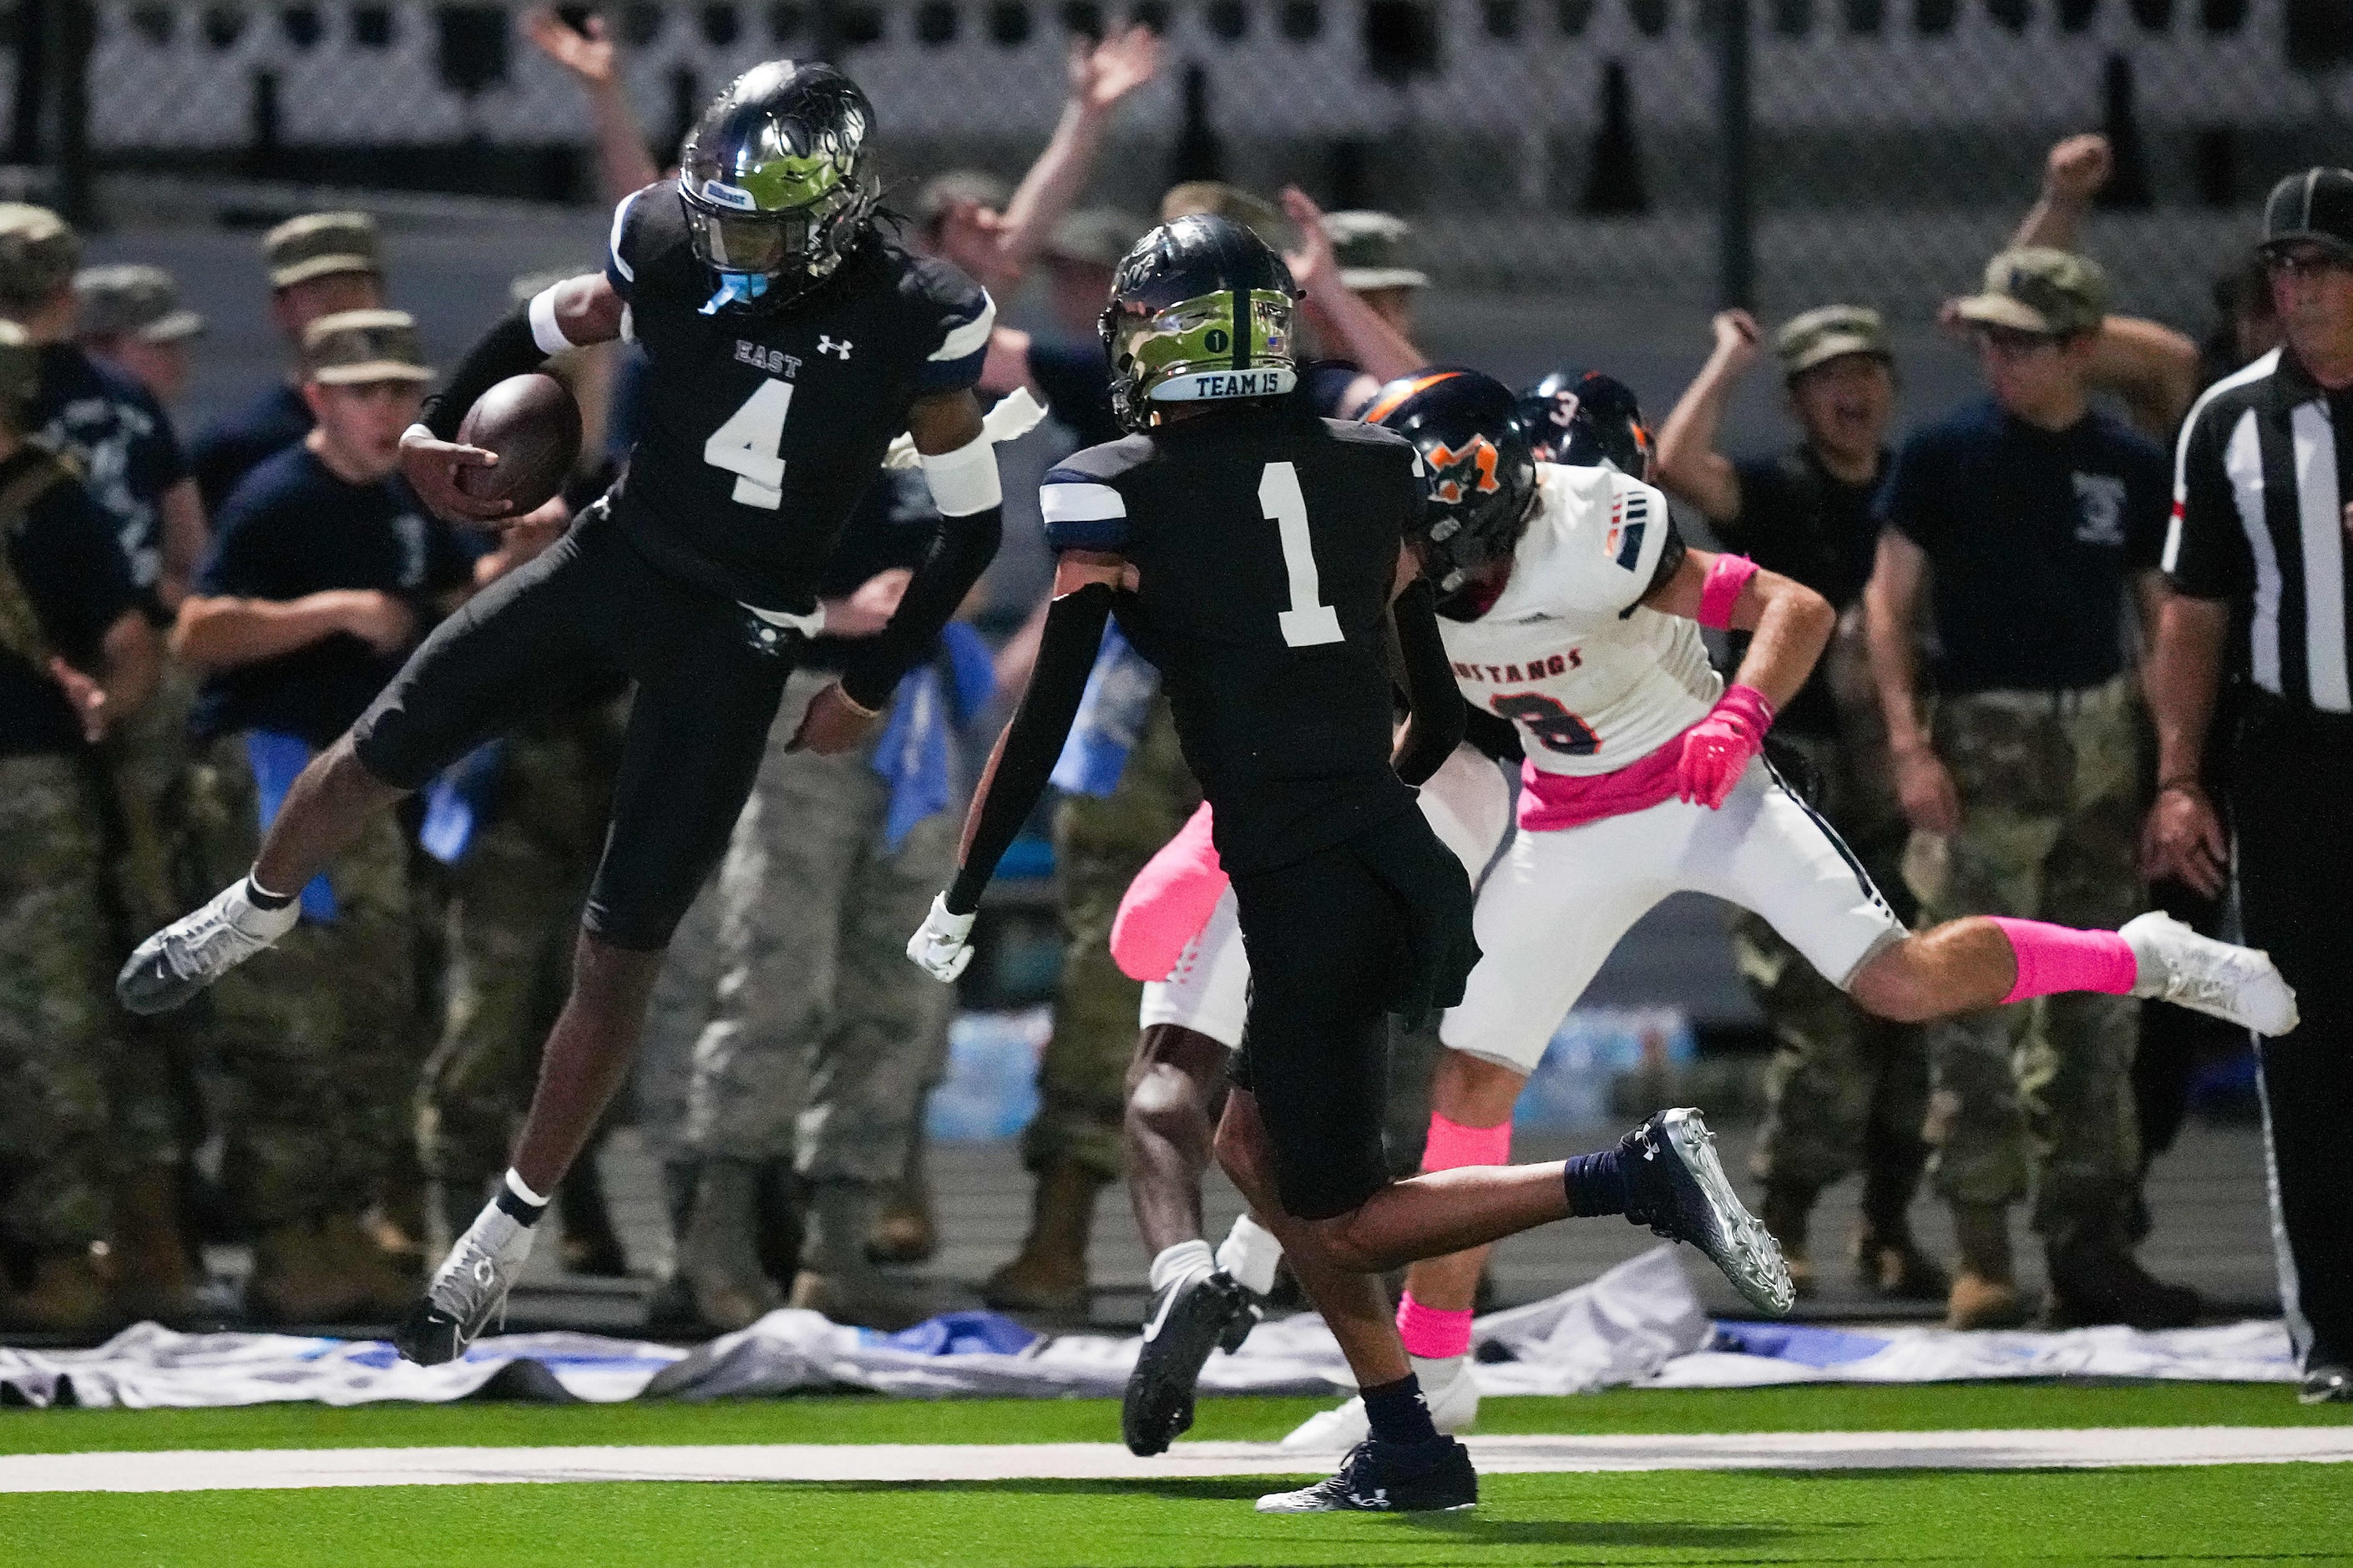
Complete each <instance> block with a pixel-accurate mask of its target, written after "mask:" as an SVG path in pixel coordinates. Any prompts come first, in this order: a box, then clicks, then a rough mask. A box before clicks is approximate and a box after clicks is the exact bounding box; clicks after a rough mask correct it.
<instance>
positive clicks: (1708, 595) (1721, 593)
mask: <svg viewBox="0 0 2353 1568" xmlns="http://www.w3.org/2000/svg"><path fill="white" fill-rule="evenodd" d="M1756 575H1757V563H1755V562H1754V561H1751V560H1750V559H1748V557H1746V555H1719V556H1717V557H1716V558H1715V561H1714V562H1713V563H1710V564H1709V566H1708V569H1707V581H1706V582H1705V583H1704V584H1702V585H1701V587H1700V591H1699V624H1700V625H1701V626H1705V627H1707V629H1708V630H1710V631H1715V632H1722V631H1729V630H1731V629H1732V606H1733V605H1736V604H1737V603H1738V602H1739V599H1740V590H1741V589H1743V588H1746V586H1748V579H1750V578H1751V577H1754V576H1756Z"/></svg>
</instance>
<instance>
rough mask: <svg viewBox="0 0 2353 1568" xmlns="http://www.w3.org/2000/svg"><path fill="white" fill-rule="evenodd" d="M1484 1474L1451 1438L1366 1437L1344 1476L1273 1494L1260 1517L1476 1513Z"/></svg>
mask: <svg viewBox="0 0 2353 1568" xmlns="http://www.w3.org/2000/svg"><path fill="white" fill-rule="evenodd" d="M1478 1501H1479V1472H1478V1471H1477V1470H1474V1469H1472V1468H1471V1450H1470V1449H1468V1448H1465V1447H1463V1446H1462V1445H1461V1444H1460V1443H1458V1442H1456V1441H1455V1440H1454V1439H1453V1438H1451V1437H1447V1436H1440V1438H1439V1439H1438V1440H1437V1441H1436V1442H1434V1443H1419V1444H1415V1445H1413V1446H1412V1447H1407V1446H1405V1445H1403V1444H1399V1443H1384V1442H1382V1441H1381V1440H1380V1439H1378V1438H1377V1437H1375V1438H1367V1439H1366V1441H1364V1442H1362V1443H1359V1444H1357V1445H1356V1447H1353V1448H1351V1449H1349V1450H1348V1457H1347V1458H1345V1459H1343V1460H1341V1461H1340V1473H1339V1474H1338V1475H1336V1476H1334V1477H1333V1478H1332V1479H1330V1480H1328V1481H1318V1482H1316V1483H1315V1484H1314V1486H1312V1487H1302V1488H1301V1489H1299V1490H1297V1491H1295V1492H1269V1493H1267V1495H1266V1496H1264V1497H1262V1498H1261V1499H1259V1500H1258V1510H1259V1512H1261V1513H1437V1512H1440V1511H1443V1510H1451V1509H1458V1508H1473V1507H1476V1506H1477V1505H1478Z"/></svg>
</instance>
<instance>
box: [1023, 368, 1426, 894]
mask: <svg viewBox="0 0 2353 1568" xmlns="http://www.w3.org/2000/svg"><path fill="white" fill-rule="evenodd" d="M1418 465H1419V459H1418V458H1416V457H1415V455H1414V451H1413V447H1411V446H1410V445H1409V444H1408V443H1407V442H1406V441H1404V440H1403V439H1402V438H1400V437H1397V436H1395V435H1393V434H1391V433H1390V432H1388V431H1387V430H1381V429H1377V428H1376V427H1374V426H1367V425H1358V424H1343V423H1340V422H1337V421H1333V420H1324V419H1318V418H1316V417H1314V416H1313V415H1312V414H1311V413H1309V412H1308V411H1307V410H1306V409H1305V408H1304V406H1303V405H1300V404H1297V403H1295V402H1291V401H1288V400H1286V401H1285V402H1284V403H1283V404H1282V405H1278V411H1277V412H1273V413H1260V412H1257V411H1250V412H1240V411H1220V412H1219V413H1216V414H1210V415H1205V416H1200V417H1198V418H1194V419H1188V420H1183V421H1179V422H1177V423H1175V424H1172V425H1169V426H1165V427H1163V428H1160V429H1156V430H1154V431H1152V432H1150V433H1149V434H1146V435H1141V436H1131V437H1127V438H1126V439H1125V440H1122V441H1113V442H1111V443H1109V444H1107V445H1105V446H1101V447H1089V448H1088V449H1087V450H1085V451H1083V452H1080V453H1078V454H1076V455H1075V456H1072V457H1071V458H1065V459H1063V461H1062V462H1061V464H1060V466H1058V467H1057V468H1054V469H1053V471H1052V472H1050V473H1049V474H1048V475H1047V476H1046V482H1045V485H1044V486H1043V488H1042V489H1040V490H1039V503H1040V506H1041V508H1042V510H1043V511H1044V513H1045V520H1046V534H1047V540H1048V542H1049V543H1050V544H1051V545H1052V546H1053V548H1054V549H1056V550H1057V551H1062V550H1093V551H1105V552H1115V553H1117V554H1119V555H1122V556H1124V557H1125V558H1126V559H1127V560H1129V561H1131V562H1133V563H1134V564H1135V567H1136V570H1137V576H1138V584H1139V585H1138V587H1137V588H1136V590H1135V592H1134V593H1133V594H1123V595H1120V599H1119V604H1118V609H1117V614H1118V616H1119V622H1120V626H1121V628H1122V629H1123V630H1124V632H1125V633H1126V634H1127V637H1128V640H1129V641H1131V642H1133V643H1134V645H1135V647H1136V648H1137V650H1138V651H1140V652H1141V653H1142V654H1143V655H1144V656H1145V658H1149V659H1150V660H1152V662H1153V663H1154V664H1155V665H1157V666H1158V667H1159V668H1160V670H1161V674H1162V677H1163V679H1165V680H1166V683H1167V689H1168V700H1169V705H1170V710H1171V713H1172V716H1173V717H1174V718H1175V720H1176V732H1177V735H1178V738H1179V739H1180V740H1181V741H1182V742H1183V744H1184V749H1185V760H1186V762H1187V763H1188V764H1190V765H1191V767H1192V769H1193V773H1194V776H1195V777H1197V778H1198V779H1199V780H1200V782H1201V788H1202V791H1203V793H1204V794H1206V795H1208V798H1209V801H1210V803H1211V804H1212V805H1214V806H1215V807H1216V816H1217V840H1218V853H1219V858H1221V859H1222V860H1223V861H1224V863H1225V865H1226V867H1227V868H1228V869H1229V870H1230V871H1233V872H1234V873H1236V874H1237V875H1241V874H1246V873H1250V872H1255V871H1262V870H1270V869H1272V868H1275V867H1278V866H1282V865H1284V864H1287V863H1289V862H1291V861H1294V860H1299V859H1303V858H1306V857H1308V856H1310V855H1312V854H1314V853H1315V852H1316V851H1317V850H1320V849H1324V848H1326V847H1330V846H1332V845H1334V844H1337V843H1339V842H1341V841H1342V840H1344V839H1345V838H1348V837H1351V836H1352V835H1354V834H1356V832H1358V831H1360V830H1361V829H1363V828H1365V827H1366V826H1371V825H1373V824H1375V823H1377V822H1379V821H1382V820H1384V819H1386V818H1388V817H1389V816H1395V815H1398V814H1399V813H1403V812H1409V811H1411V810H1413V809H1414V796H1413V792H1412V791H1411V790H1410V789H1409V788H1407V787H1406V785H1405V784H1403V783H1402V782H1401V781H1400V780H1399V779H1398V776H1397V774H1396V773H1395V772H1393V771H1392V770H1391V768H1390V765H1389V749H1390V715H1391V701H1390V682H1389V677H1388V671H1387V668H1386V665H1385V662H1384V659H1383V656H1382V638H1383V633H1382V627H1383V626H1384V616H1385V614H1386V611H1387V609H1388V600H1389V593H1390V589H1391V587H1392V586H1393V585H1394V583H1395V577H1396V572H1397V563H1398V546H1399V545H1400V544H1401V542H1403V540H1404V538H1405V535H1406V532H1407V530H1408V528H1409V525H1410V524H1411V523H1412V522H1413V521H1415V520H1416V518H1417V517H1418V516H1419V512H1420V510H1421V506H1422V489H1421V480H1420V479H1419V475H1418V472H1417V469H1418Z"/></svg>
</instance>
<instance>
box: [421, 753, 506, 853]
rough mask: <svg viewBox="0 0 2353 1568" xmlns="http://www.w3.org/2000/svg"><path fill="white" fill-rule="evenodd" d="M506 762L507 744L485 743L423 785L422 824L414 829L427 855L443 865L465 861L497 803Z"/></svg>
mask: <svg viewBox="0 0 2353 1568" xmlns="http://www.w3.org/2000/svg"><path fill="white" fill-rule="evenodd" d="M506 762H507V743H506V742H504V741H485V742H482V743H481V744H480V745H479V746H477V747H475V748H474V749H473V750H472V751H470V752H467V753H466V754H465V755H464V756H462V757H460V758H459V759H458V760H457V762H455V763H452V764H451V765H449V766H448V767H447V768H444V769H442V770H441V772H439V773H436V774H435V775H434V777H433V782H432V783H430V784H427V785H426V786H425V825H424V826H422V827H420V828H418V829H417V844H418V845H419V846H420V847H423V849H424V851H425V852H426V853H427V855H430V856H432V857H433V858H435V859H436V860H438V861H440V862H441V864H443V865H444V866H455V865H456V864H458V863H459V861H460V860H463V859H464V858H466V852H467V851H468V850H470V849H471V848H472V847H474V835H475V833H476V832H478V831H479V830H480V827H481V826H482V824H483V823H484V822H486V821H488V820H489V819H490V815H491V807H492V806H493V805H496V804H497V800H498V789H499V778H500V775H501V774H502V773H504V772H505V771H506Z"/></svg>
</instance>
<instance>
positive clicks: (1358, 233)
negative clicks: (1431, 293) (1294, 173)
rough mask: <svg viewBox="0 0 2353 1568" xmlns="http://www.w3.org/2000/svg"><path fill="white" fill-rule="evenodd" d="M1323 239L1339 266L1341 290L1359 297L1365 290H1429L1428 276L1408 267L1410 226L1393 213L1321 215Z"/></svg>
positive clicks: (1410, 257)
mask: <svg viewBox="0 0 2353 1568" xmlns="http://www.w3.org/2000/svg"><path fill="white" fill-rule="evenodd" d="M1324 237H1325V238H1326V239H1329V240H1330V241H1331V242H1332V250H1333V253H1334V256H1335V258H1336V259H1337V260H1338V261H1339V263H1340V283H1341V286H1342V287H1343V288H1346V289H1353V290H1355V291H1356V292H1357V293H1360V294H1361V293H1363V292H1364V291H1365V290H1366V289H1427V288H1429V287H1430V274H1429V273H1427V272H1424V271H1423V270H1422V269H1421V268H1419V267H1415V266H1412V265H1410V263H1411V260H1412V255H1411V251H1412V245H1413V226H1412V225H1411V224H1409V223H1408V222H1406V221H1405V219H1403V218H1401V217H1398V216H1397V215H1396V214H1394V213H1380V212H1365V211H1353V212H1336V213H1325V214H1324Z"/></svg>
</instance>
